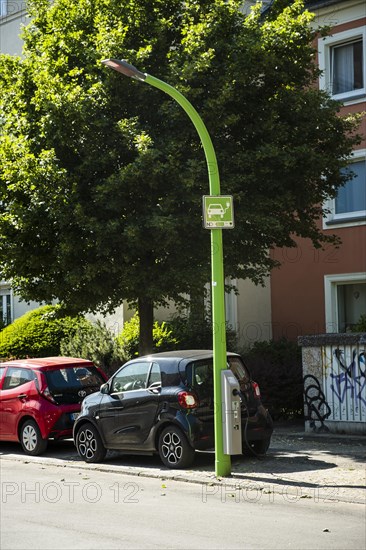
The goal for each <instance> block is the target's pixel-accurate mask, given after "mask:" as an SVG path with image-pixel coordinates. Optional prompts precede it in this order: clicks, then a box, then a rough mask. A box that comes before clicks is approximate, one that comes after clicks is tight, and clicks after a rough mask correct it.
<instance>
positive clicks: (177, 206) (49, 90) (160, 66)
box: [0, 0, 357, 351]
mask: <svg viewBox="0 0 366 550" xmlns="http://www.w3.org/2000/svg"><path fill="white" fill-rule="evenodd" d="M241 4H242V2H241V1H239V0H187V1H186V2H181V0H169V2H167V1H166V0H130V1H128V2H127V1H126V2H121V1H120V0H74V1H73V2H70V1H69V0H55V1H54V2H52V3H50V2H49V1H48V0H30V1H29V4H28V9H29V13H30V15H31V23H30V24H29V25H28V26H27V27H26V28H25V29H24V32H23V38H24V50H23V56H22V57H21V58H20V57H19V58H17V57H10V56H5V55H2V56H1V57H0V112H1V119H0V277H2V278H5V279H11V281H12V283H13V285H14V288H15V290H16V291H17V292H18V293H19V294H20V295H21V296H23V297H24V298H25V299H33V300H39V301H50V300H52V299H55V298H56V299H58V300H60V301H61V302H63V303H65V304H66V305H68V306H69V307H71V308H73V309H76V310H78V311H86V310H90V311H96V310H104V311H108V310H109V311H110V310H112V309H113V308H115V307H116V306H117V305H119V304H120V303H121V302H122V300H128V301H129V302H134V303H135V304H137V305H138V309H139V313H140V319H141V323H142V331H141V335H142V341H141V347H140V349H141V351H146V350H148V349H149V347H150V346H151V328H152V322H153V305H154V304H159V303H164V302H165V301H166V300H169V299H172V300H175V301H179V300H181V299H182V296H183V295H184V294H190V295H196V294H198V293H199V292H201V291H202V288H203V286H204V283H205V282H206V281H208V280H209V278H210V277H209V258H210V252H209V246H210V243H209V232H208V231H207V230H204V229H203V228H202V223H201V196H202V195H203V194H207V192H208V179H207V168H206V165H205V159H204V154H203V150H202V147H201V144H200V141H199V138H198V136H197V133H196V131H195V129H194V127H193V125H192V124H191V122H190V121H189V119H188V117H187V116H186V114H185V113H184V112H183V111H182V109H181V108H180V107H179V106H178V104H176V103H175V102H174V101H172V100H171V99H170V98H169V97H168V96H166V95H165V94H163V93H162V92H159V91H158V90H156V89H153V88H151V87H149V86H147V85H144V84H142V83H139V82H134V81H131V80H130V79H126V78H123V77H122V76H121V75H119V74H117V73H115V72H113V71H110V70H109V69H107V68H105V67H104V66H102V64H101V60H102V59H104V58H107V57H117V58H125V59H127V60H128V61H129V62H130V63H133V64H135V65H136V66H137V67H138V68H139V69H140V70H142V71H146V72H148V73H150V74H152V75H154V76H157V77H159V78H161V79H162V80H165V81H167V82H169V83H170V84H171V85H173V86H175V87H176V88H177V89H179V90H180V91H181V92H182V93H183V94H184V95H185V96H186V97H187V98H188V99H189V100H190V101H191V102H192V103H193V105H194V106H195V107H196V109H197V110H198V112H199V113H200V114H201V116H202V118H203V120H204V121H205V123H206V126H207V128H208V130H209V132H210V134H211V136H212V139H213V143H214V146H215V148H216V152H217V156H218V162H219V167H220V171H221V180H222V190H223V192H224V193H225V194H227V193H230V194H233V195H234V200H235V219H236V227H235V229H234V230H233V231H227V232H226V233H225V235H224V237H225V238H224V250H225V271H226V275H228V276H231V277H236V278H241V277H243V278H247V277H249V278H251V279H252V280H254V281H255V282H260V281H261V280H262V279H263V276H264V275H265V274H267V273H268V271H269V269H270V268H271V267H273V262H272V261H271V259H270V256H269V254H268V251H269V250H271V249H272V248H274V247H276V246H293V245H294V236H296V235H300V236H302V237H309V238H310V239H312V241H313V243H314V246H317V247H319V246H321V245H322V244H324V243H325V242H326V241H328V240H329V237H326V236H325V235H324V234H323V233H321V232H320V231H319V229H318V225H317V220H318V218H319V216H321V214H322V204H323V202H324V200H325V199H326V198H328V197H330V196H334V194H335V192H336V190H337V189H338V187H339V186H340V185H342V184H344V183H345V181H346V178H347V176H346V175H345V174H344V173H341V172H340V168H341V167H342V166H344V164H345V162H346V159H347V156H348V155H349V154H350V151H351V150H352V147H353V146H354V143H355V141H356V139H357V138H355V137H354V136H352V135H351V130H352V129H353V128H354V123H353V122H351V121H349V120H345V119H343V118H341V117H340V116H338V105H337V104H336V103H335V102H333V101H332V100H331V99H330V98H329V97H328V95H327V94H326V93H324V92H321V91H318V90H317V89H316V86H315V85H314V84H315V82H316V79H317V77H318V71H317V68H316V65H315V52H314V49H313V47H312V40H313V38H314V36H315V35H314V31H313V30H312V29H311V26H310V21H311V15H310V14H309V13H308V12H306V11H304V7H303V5H302V3H301V1H297V0H296V1H295V2H289V1H288V2H284V1H283V0H277V1H275V2H274V3H273V5H272V8H271V9H270V10H269V11H267V12H266V14H265V15H261V12H260V9H259V8H256V9H255V10H254V11H252V13H251V15H249V16H248V17H245V16H244V15H243V13H242V11H241ZM286 6H287V7H286Z"/></svg>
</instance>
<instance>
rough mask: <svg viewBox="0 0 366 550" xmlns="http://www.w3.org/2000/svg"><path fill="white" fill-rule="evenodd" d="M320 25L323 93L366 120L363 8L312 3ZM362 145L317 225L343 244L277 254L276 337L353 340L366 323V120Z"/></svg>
mask: <svg viewBox="0 0 366 550" xmlns="http://www.w3.org/2000/svg"><path fill="white" fill-rule="evenodd" d="M308 5H309V8H310V9H311V11H314V12H315V14H316V18H315V22H314V23H315V25H316V26H318V25H319V24H320V25H329V26H331V27H332V31H331V34H330V35H329V36H327V37H326V38H318V40H317V44H316V46H317V50H318V63H319V67H320V69H321V70H322V76H321V77H320V80H319V87H320V88H321V89H325V90H327V91H329V92H330V93H331V95H332V96H333V98H334V99H336V100H339V101H341V102H342V103H343V106H342V108H341V115H346V114H347V113H357V112H359V113H362V112H366V54H365V52H366V3H365V1H364V0H337V1H335V0H333V1H331V0H327V1H325V0H323V1H319V0H318V1H312V2H308ZM359 130H360V133H361V134H362V136H363V140H362V142H361V143H360V145H359V146H358V147H357V149H355V150H354V151H353V154H352V158H350V164H349V167H350V169H351V170H352V171H353V173H354V178H353V179H352V180H350V181H349V182H348V183H347V184H346V185H345V186H344V187H343V188H341V189H340V190H339V192H338V195H337V197H336V198H335V199H332V200H330V201H329V202H328V203H327V204H326V205H325V206H326V207H327V208H328V210H329V214H328V215H327V216H326V217H325V218H324V219H323V220H320V221H319V224H320V225H321V228H322V230H323V231H324V232H326V233H328V232H329V233H333V234H336V235H337V236H338V237H340V239H341V242H342V244H341V246H340V247H339V248H334V247H328V248H326V250H324V251H320V250H316V249H314V247H313V246H312V244H311V243H310V241H307V240H299V239H298V241H297V242H298V248H295V249H281V250H276V251H275V257H276V259H278V260H280V261H282V262H283V263H282V267H281V268H280V269H278V270H275V271H273V273H272V275H271V303H272V328H273V337H274V338H275V339H276V338H279V337H281V336H287V337H290V338H295V337H297V336H299V335H306V334H321V333H334V332H348V331H350V330H352V329H354V327H355V326H356V325H357V323H358V322H359V320H360V318H361V316H362V315H366V137H365V136H366V119H365V116H363V120H362V124H361V126H360V129H359Z"/></svg>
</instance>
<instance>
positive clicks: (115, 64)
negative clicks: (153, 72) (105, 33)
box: [102, 59, 146, 81]
mask: <svg viewBox="0 0 366 550" xmlns="http://www.w3.org/2000/svg"><path fill="white" fill-rule="evenodd" d="M102 63H104V65H107V67H110V68H111V69H114V70H115V71H118V72H119V73H122V74H124V75H125V76H129V77H131V78H135V79H136V80H142V81H144V80H145V79H146V74H145V73H142V72H141V71H139V70H138V69H136V67H134V66H133V65H130V64H129V63H127V61H125V60H124V59H103V61H102Z"/></svg>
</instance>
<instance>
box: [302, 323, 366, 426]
mask: <svg viewBox="0 0 366 550" xmlns="http://www.w3.org/2000/svg"><path fill="white" fill-rule="evenodd" d="M298 343H299V345H300V346H302V367H303V377H304V416H305V431H314V432H332V433H344V434H365V435H366V334H348V333H347V334H321V335H316V336H301V337H299V339H298Z"/></svg>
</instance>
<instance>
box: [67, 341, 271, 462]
mask: <svg viewBox="0 0 366 550" xmlns="http://www.w3.org/2000/svg"><path fill="white" fill-rule="evenodd" d="M227 364H228V368H230V369H231V370H232V372H233V373H234V374H235V376H236V377H237V379H238V381H239V383H240V395H241V416H242V441H243V452H245V451H247V450H248V449H251V450H252V451H253V452H254V453H255V454H265V453H266V451H267V449H268V447H269V444H270V440H271V435H272V431H273V424H272V419H271V417H270V415H269V413H268V411H267V410H266V409H265V408H264V407H263V405H262V403H261V400H260V392H259V388H258V385H257V384H256V383H255V382H253V381H252V379H251V377H250V374H249V371H248V369H247V367H246V366H245V365H244V363H243V361H242V359H241V357H240V356H239V355H237V354H235V353H228V354H227ZM74 441H75V444H76V448H77V450H78V453H79V455H80V456H81V457H82V458H83V459H84V460H85V461H86V462H98V461H101V460H103V459H104V457H105V455H106V451H107V449H114V450H118V451H122V452H128V453H138V454H141V453H159V455H160V458H161V460H162V462H163V463H164V464H165V465H166V466H168V467H170V468H185V467H187V466H189V465H190V464H191V463H192V462H193V459H194V454H195V450H207V449H211V448H213V447H214V396H213V353H212V351H207V350H202V351H198V350H188V351H187V350H185V351H174V352H165V353H157V354H153V355H150V356H146V357H140V358H137V359H133V360H131V361H129V362H127V363H125V364H124V365H123V366H122V367H121V368H120V369H119V370H118V371H117V372H116V373H115V374H114V375H113V376H112V377H111V378H110V380H109V381H108V382H107V383H106V384H103V386H101V388H100V392H98V393H94V394H93V395H90V396H88V397H86V398H85V399H84V401H83V403H82V406H81V412H80V415H79V416H78V418H77V420H76V422H75V424H74Z"/></svg>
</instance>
